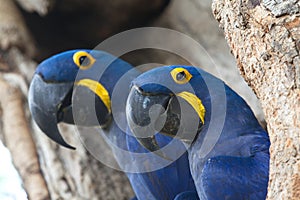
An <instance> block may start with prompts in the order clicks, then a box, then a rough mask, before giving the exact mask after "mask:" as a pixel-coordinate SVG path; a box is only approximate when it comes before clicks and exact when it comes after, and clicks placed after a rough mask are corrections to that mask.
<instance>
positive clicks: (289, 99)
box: [213, 0, 300, 199]
mask: <svg viewBox="0 0 300 200" xmlns="http://www.w3.org/2000/svg"><path fill="white" fill-rule="evenodd" d="M213 13H214V15H215V18H216V19H217V20H218V21H219V22H220V26H221V27H222V28H223V29H224V32H225V37H226V39H227V42H228V44H229V46H230V48H231V50H232V53H233V55H234V56H235V58H236V61H237V63H238V67H239V69H240V71H241V73H242V75H243V77H244V79H245V80H246V81H247V83H248V84H249V85H250V87H251V88H252V89H253V90H254V92H255V93H256V95H257V97H258V98H259V99H260V102H261V104H262V108H263V111H264V113H265V116H266V121H267V126H268V132H269V135H270V140H271V148H270V153H271V161H270V181H269V188H268V190H269V192H268V199H300V175H299V174H300V145H299V144H300V84H299V83H300V81H299V80H300V73H299V68H300V57H299V48H300V46H299V44H300V42H299V41H300V34H299V33H300V17H299V1H297V0H289V1H272V0H262V1H259V0H241V1H229V0H218V1H217V0H216V1H214V3H213Z"/></svg>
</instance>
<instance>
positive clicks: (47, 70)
mask: <svg viewBox="0 0 300 200" xmlns="http://www.w3.org/2000/svg"><path fill="white" fill-rule="evenodd" d="M124 74H126V75H127V76H126V77H127V78H125V81H124V80H123V82H122V83H121V84H118V87H119V91H122V92H123V93H124V94H122V95H121V94H120V95H118V94H117V98H114V99H112V93H113V90H114V88H115V87H116V84H117V82H118V81H119V80H120V79H121V77H123V75H124ZM138 74H139V72H138V71H137V70H135V69H134V68H133V67H132V66H131V65H130V64H128V63H127V62H125V61H123V60H121V59H118V58H116V57H114V56H113V55H110V54H108V53H106V52H103V51H97V50H71V51H66V52H63V53H60V54H57V55H55V56H53V57H50V58H49V59H46V60H45V61H43V62H42V63H41V64H39V66H38V67H37V69H36V72H35V74H34V76H33V79H32V82H31V85H30V90H29V107H30V111H31V113H32V116H33V118H34V120H35V122H36V123H37V125H38V126H39V128H40V129H41V130H42V131H43V132H44V133H45V134H46V135H47V136H48V137H49V138H51V139H52V140H54V141H55V142H57V143H59V144H61V145H63V146H65V147H67V148H71V149H74V147H72V146H71V145H69V144H68V143H67V142H65V140H64V139H63V137H62V136H61V134H60V132H59V130H58V128H57V124H58V123H60V122H65V123H70V124H76V125H80V126H98V127H99V133H101V134H102V136H103V137H106V141H107V142H108V143H109V144H111V145H112V146H113V147H112V148H113V152H114V156H115V157H116V160H117V162H118V163H119V165H120V167H121V169H124V170H125V172H127V173H126V174H127V176H128V178H129V180H130V183H131V185H132V188H133V190H134V192H135V194H136V197H135V198H134V199H142V200H144V199H177V200H183V199H186V200H188V199H190V200H192V199H198V196H197V192H196V189H195V185H194V182H193V179H192V177H191V174H190V170H189V164H188V158H187V154H183V155H182V156H181V157H180V158H179V159H178V160H176V161H175V162H173V163H171V164H170V165H168V166H165V167H163V168H161V169H156V170H154V171H151V170H148V171H147V169H146V170H145V168H147V167H148V165H147V163H151V162H152V163H154V164H156V163H155V162H156V161H159V159H161V157H158V156H156V157H155V156H153V154H152V153H150V154H149V155H147V154H145V155H144V154H143V155H144V156H142V157H141V158H140V157H139V153H143V152H148V151H147V150H146V149H144V148H143V147H142V146H141V145H140V143H139V142H138V141H137V140H136V139H135V138H134V137H133V136H132V135H131V134H130V133H128V134H126V133H125V132H124V131H123V130H121V128H120V127H119V126H118V124H117V123H116V122H115V119H116V118H124V119H126V116H125V105H126V98H127V96H128V93H129V84H130V82H131V80H132V79H133V78H135V77H136V76H137V75H138ZM72 96H73V98H72ZM86 97H88V98H86ZM113 101H114V102H113ZM112 105H117V107H118V108H117V112H116V113H117V114H115V115H113V108H112ZM75 107H76V109H75ZM75 110H76V111H75ZM93 114H94V115H95V116H93ZM128 130H129V128H128ZM169 141H170V138H169V137H167V136H161V137H159V138H158V142H159V143H160V145H164V144H166V143H168V142H169ZM120 149H121V150H120ZM122 150H125V151H122ZM124 152H125V153H124ZM126 152H130V153H129V154H126ZM133 152H134V153H133ZM135 153H137V154H135ZM145 163H146V164H145ZM132 169H133V170H132ZM139 170H140V171H139ZM99 173H101V172H99Z"/></svg>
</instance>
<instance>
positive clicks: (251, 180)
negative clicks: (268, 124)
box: [127, 66, 270, 200]
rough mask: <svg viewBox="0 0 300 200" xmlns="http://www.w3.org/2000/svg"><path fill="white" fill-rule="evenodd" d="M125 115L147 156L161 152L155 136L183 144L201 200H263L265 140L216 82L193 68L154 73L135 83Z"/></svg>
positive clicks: (242, 106) (242, 105)
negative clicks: (163, 135)
mask: <svg viewBox="0 0 300 200" xmlns="http://www.w3.org/2000/svg"><path fill="white" fill-rule="evenodd" d="M154 104H156V107H159V108H158V109H154V111H153V109H152V110H151V106H153V105H154ZM157 105H159V106H157ZM127 110H128V112H127V118H128V123H129V126H130V128H131V130H132V132H133V134H134V135H136V136H137V138H141V139H139V141H140V143H141V144H142V145H143V146H144V147H147V148H148V147H149V146H151V148H148V149H149V150H150V151H153V152H154V153H155V152H156V151H157V150H160V151H163V148H162V147H161V146H160V145H159V143H158V142H157V141H156V137H157V136H159V135H160V134H156V132H160V133H161V134H165V135H169V136H172V137H173V138H177V139H176V140H180V141H182V143H184V144H185V146H186V148H187V151H188V156H189V164H190V169H191V173H192V176H193V179H194V182H195V185H196V188H197V192H198V195H199V197H200V199H201V200H202V199H265V198H266V194H267V186H268V174H269V145H270V141H269V137H268V134H267V132H266V131H265V130H264V129H263V128H262V127H261V126H260V124H259V123H258V121H257V119H256V118H255V116H254V114H253V112H252V111H251V109H250V108H249V106H248V105H247V103H246V102H245V101H244V100H243V99H242V98H241V97H240V96H239V95H238V94H236V93H235V92H234V91H233V90H232V89H231V88H229V87H228V86H227V85H226V84H225V83H224V82H223V81H221V80H220V79H218V78H216V77H214V76H213V75H211V74H209V73H207V72H205V71H203V70H201V69H199V68H196V67H193V66H164V67H160V68H155V69H152V70H150V71H147V72H145V73H143V74H142V75H140V76H138V77H137V78H136V79H135V80H133V82H132V84H131V91H130V94H129V96H128V100H127ZM150 115H151V116H150ZM146 127H148V128H146ZM145 130H146V131H145ZM149 130H152V131H153V132H152V133H149ZM155 131H156V132H155ZM142 136H144V137H142ZM149 143H151V144H152V145H149ZM170 152H172V149H171V150H167V151H165V153H164V154H165V155H166V156H168V154H169V153H170ZM156 153H157V152H156ZM160 154H161V153H160Z"/></svg>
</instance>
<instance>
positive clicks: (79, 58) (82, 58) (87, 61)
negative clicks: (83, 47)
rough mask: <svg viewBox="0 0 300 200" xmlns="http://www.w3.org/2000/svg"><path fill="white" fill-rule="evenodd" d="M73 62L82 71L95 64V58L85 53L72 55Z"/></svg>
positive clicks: (79, 52) (80, 52)
mask: <svg viewBox="0 0 300 200" xmlns="http://www.w3.org/2000/svg"><path fill="white" fill-rule="evenodd" d="M73 61H74V63H75V64H76V65H77V66H78V67H79V68H80V69H82V70H85V69H89V68H90V67H91V66H93V64H94V63H95V62H96V60H95V58H93V56H92V55H90V54H89V53H88V52H85V51H78V52H76V53H74V55H73Z"/></svg>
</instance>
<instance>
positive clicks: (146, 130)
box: [126, 66, 212, 152]
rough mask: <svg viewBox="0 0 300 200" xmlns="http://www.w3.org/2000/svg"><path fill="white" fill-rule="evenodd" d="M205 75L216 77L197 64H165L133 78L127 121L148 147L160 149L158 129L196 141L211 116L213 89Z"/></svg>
mask: <svg viewBox="0 0 300 200" xmlns="http://www.w3.org/2000/svg"><path fill="white" fill-rule="evenodd" d="M203 75H205V76H207V77H208V78H210V77H212V76H211V75H209V74H208V73H206V72H204V71H202V70H201V69H198V68H195V67H190V66H165V67H160V68H155V69H153V70H150V71H147V72H145V73H143V74H142V75H140V76H138V77H137V78H136V79H134V80H133V82H132V84H131V91H130V94H129V96H128V100H127V105H126V106H127V107H126V109H127V112H126V114H127V121H128V123H129V126H130V129H131V131H132V132H133V134H134V135H135V136H136V137H137V138H138V140H139V142H140V143H141V144H142V145H143V146H144V147H145V148H147V149H148V150H150V151H153V152H155V151H159V149H160V147H159V146H158V145H157V142H156V140H155V134H156V133H158V132H159V133H161V134H165V135H168V136H171V137H176V138H179V139H180V140H182V141H183V142H185V143H187V144H191V143H192V142H193V140H194V138H195V137H196V136H197V134H198V133H199V132H200V131H201V129H202V128H203V126H204V124H205V123H207V120H208V118H209V117H207V115H209V110H210V108H209V107H210V98H209V90H208V87H207V85H206V83H205V80H204V79H203Z"/></svg>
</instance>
